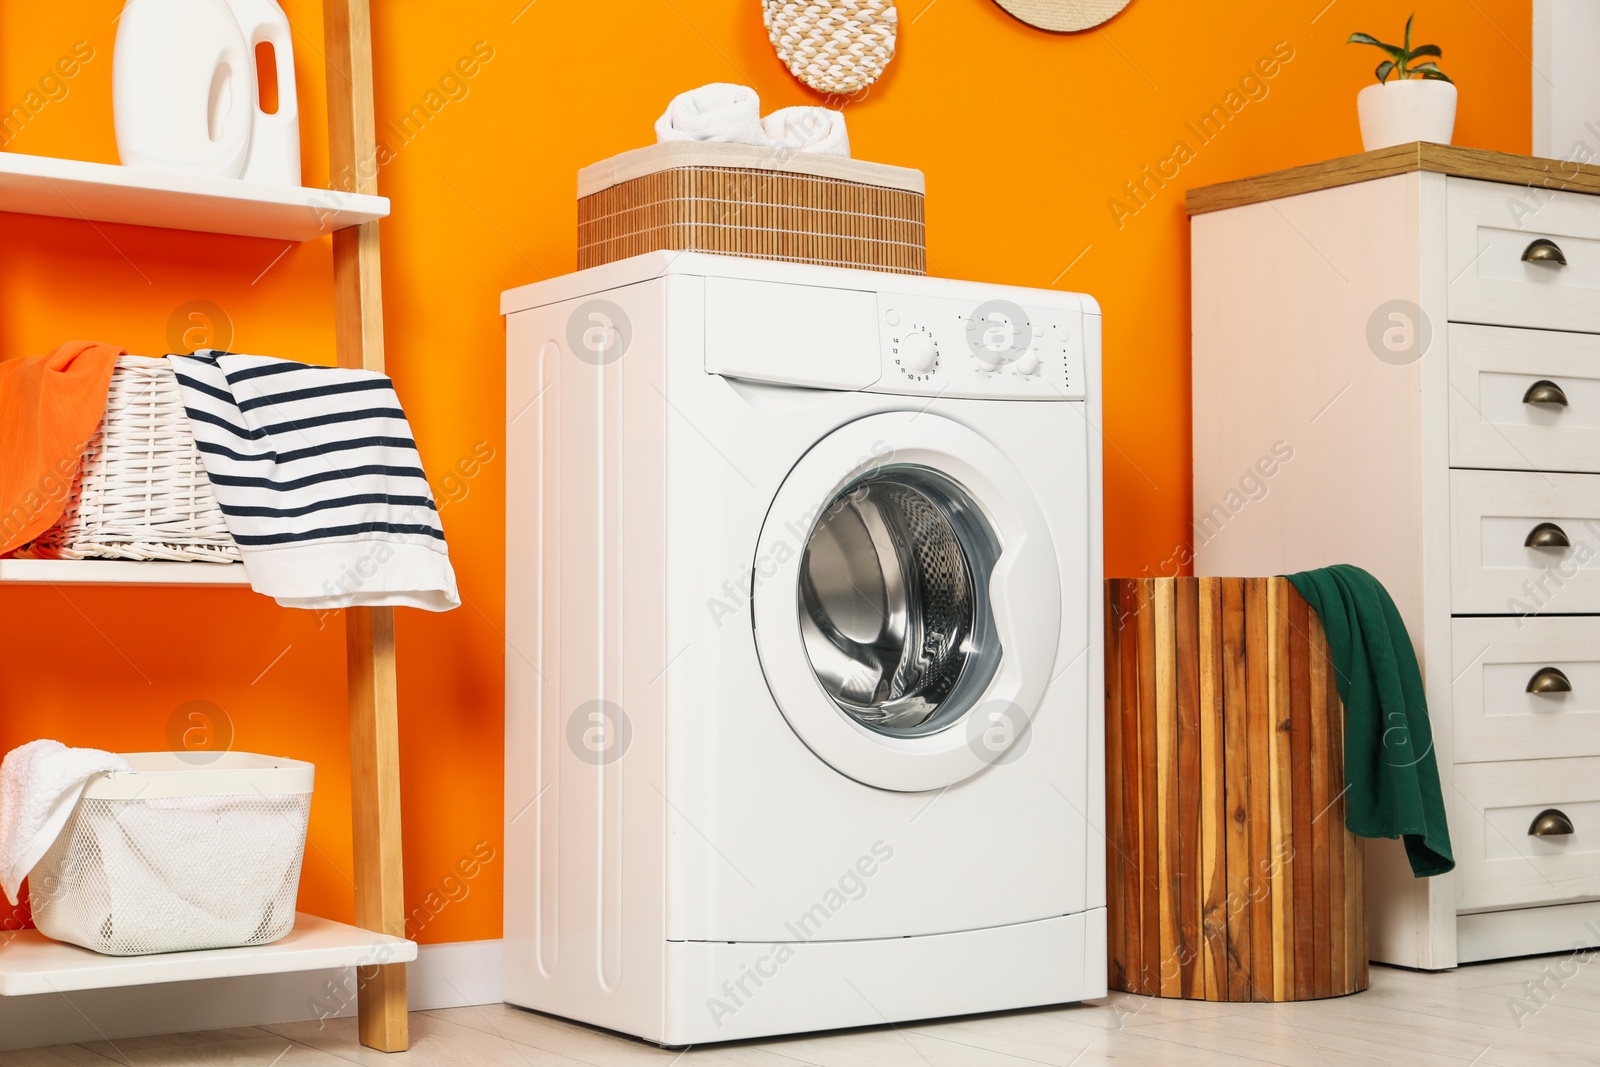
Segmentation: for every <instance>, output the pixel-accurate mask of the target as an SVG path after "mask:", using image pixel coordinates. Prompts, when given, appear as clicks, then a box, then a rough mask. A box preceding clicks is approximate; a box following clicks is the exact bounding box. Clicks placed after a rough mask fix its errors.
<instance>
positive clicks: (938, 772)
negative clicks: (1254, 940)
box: [752, 411, 1061, 792]
mask: <svg viewBox="0 0 1600 1067" xmlns="http://www.w3.org/2000/svg"><path fill="white" fill-rule="evenodd" d="M754 585H755V589H754V594H753V598H752V601H753V602H752V612H753V617H754V623H755V634H756V647H757V650H758V652H759V654H760V657H761V666H762V670H763V671H764V672H765V674H766V678H767V684H768V686H769V687H770V688H771V690H772V695H773V697H774V699H775V700H776V702H777V704H778V706H779V708H780V709H782V711H783V715H784V717H785V718H786V719H787V720H788V721H789V724H790V726H792V727H793V728H794V731H795V733H796V734H798V735H799V736H800V738H801V740H803V741H804V742H805V743H806V745H807V746H809V747H810V749H811V750H812V751H813V752H814V753H816V755H817V756H818V757H820V758H821V759H823V760H824V761H826V762H827V763H828V764H829V765H831V766H832V767H834V768H835V769H836V770H838V771H839V772H841V773H843V774H845V775H848V776H849V777H851V778H854V779H855V780H857V781H859V782H863V783H865V784H867V785H871V786H877V787H879V788H882V789H893V790H900V791H908V792H914V791H920V790H929V789H942V788H944V787H946V786H949V785H952V784H954V783H956V782H960V781H962V780H964V779H966V778H969V777H971V776H972V775H975V774H977V773H979V772H980V771H983V770H985V769H986V768H989V767H993V766H997V765H1002V764H1005V763H1007V762H1009V760H1010V759H1013V758H1015V756H1016V755H1017V754H1019V753H1020V752H1021V751H1022V750H1023V749H1024V748H1025V747H1026V744H1027V741H1028V737H1029V733H1030V731H1031V728H1032V721H1033V715H1034V714H1035V712H1036V711H1037V709H1038V707H1039V705H1040V701H1041V699H1042V697H1043V695H1044V692H1045V689H1046V687H1047V686H1048V684H1049V682H1050V679H1051V677H1052V674H1053V666H1054V663H1055V654H1056V649H1057V647H1058V645H1059V641H1060V631H1061V577H1060V571H1059V569H1058V566H1057V562H1056V549H1055V545H1054V544H1053V543H1052V540H1051V536H1050V531H1049V528H1048V527H1047V525H1046V523H1045V519H1044V515H1043V513H1042V511H1041V510H1040V508H1039V505H1038V503H1037V501H1036V500H1035V498H1034V494H1033V492H1032V490H1031V489H1030V487H1029V486H1028V484H1027V482H1026V480H1025V479H1024V478H1023V477H1022V475H1021V473H1020V472H1019V471H1018V470H1017V469H1016V467H1015V466H1014V465H1013V464H1012V463H1011V462H1010V461H1009V460H1008V459H1006V457H1005V456H1004V455H1003V454H1001V452H1000V451H999V450H998V449H997V448H995V447H994V446H993V445H992V444H990V443H989V442H988V441H987V440H985V439H984V438H983V437H982V436H981V435H980V434H978V433H977V432H975V431H973V430H972V429H969V428H968V427H966V426H963V425H961V424H960V423H957V422H954V421H952V420H950V419H946V418H942V417H940V416H937V415H931V414H927V413H923V412H914V411H913V412H890V413H885V414H880V415H871V416H868V417H866V418H863V419H860V420H858V421H856V422H852V423H849V424H847V425H845V426H843V427H841V428H839V429H838V430H836V431H834V432H833V433H831V434H829V435H828V436H827V437H825V438H824V439H823V440H821V441H819V442H818V443H817V444H816V445H815V446H814V447H813V448H812V449H811V450H810V451H808V452H807V453H806V454H805V455H804V456H803V457H802V458H801V459H800V461H799V462H798V463H797V464H795V466H794V469H793V470H791V471H790V473H789V476H788V477H787V478H786V479H785V480H784V483H783V485H782V487H781V488H780V489H779V491H778V494H777V496H776V497H775V498H774V500H773V503H772V508H771V510H770V511H769V512H768V513H767V518H766V522H765V524H764V526H763V528H762V532H761V540H760V542H759V543H758V546H757V553H756V559H755V563H754Z"/></svg>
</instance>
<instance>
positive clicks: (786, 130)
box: [761, 107, 850, 159]
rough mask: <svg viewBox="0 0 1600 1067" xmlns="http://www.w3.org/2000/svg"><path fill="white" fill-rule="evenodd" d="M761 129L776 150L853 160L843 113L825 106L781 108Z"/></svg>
mask: <svg viewBox="0 0 1600 1067" xmlns="http://www.w3.org/2000/svg"><path fill="white" fill-rule="evenodd" d="M761 128H762V129H764V130H765V131H766V133H767V140H768V141H770V142H771V143H772V144H773V145H774V146H776V147H779V148H794V149H798V150H799V151H801V152H814V153H816V154H818V155H824V156H843V157H845V158H846V159H849V158H850V135H849V134H848V133H846V132H845V128H844V113H843V112H842V111H833V110H830V109H829V108H825V107H785V108H779V109H778V110H777V111H774V112H773V113H772V114H770V115H768V116H767V117H766V118H764V119H762V120H761Z"/></svg>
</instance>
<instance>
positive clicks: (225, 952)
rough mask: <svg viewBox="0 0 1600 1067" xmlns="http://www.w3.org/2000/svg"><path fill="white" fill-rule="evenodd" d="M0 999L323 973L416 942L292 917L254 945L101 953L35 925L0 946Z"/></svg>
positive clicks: (383, 958)
mask: <svg viewBox="0 0 1600 1067" xmlns="http://www.w3.org/2000/svg"><path fill="white" fill-rule="evenodd" d="M0 958H3V960H4V966H3V967H0V997H26V996H37V995H39V994H41V993H73V992H77V991H79V990H84V989H112V988H117V987H121V986H142V985H161V984H163V983H166V982H193V981H198V980H201V979H207V978H237V977H240V976H243V975H253V974H286V973H290V972H293V971H321V970H327V969H331V968H334V967H369V966H372V965H374V964H380V963H382V964H388V963H410V962H412V961H413V960H415V959H416V958H417V945H416V942H414V941H407V940H406V939H405V938H403V937H388V936H386V935H384V934H374V933H370V932H368V931H366V930H358V929H356V928H355V927H354V926H346V925H345V924H344V923H336V922H334V921H332V920H331V919H319V918H317V917H316V916H315V915H306V914H303V913H302V914H299V915H296V916H295V924H294V930H293V931H291V932H290V933H289V935H288V936H287V937H285V938H283V939H282V940H281V941H275V942H273V943H272V944H270V945H261V946H259V947H256V948H215V949H207V950H204V951H201V952H169V953H165V954H162V955H157V956H102V955H100V954H99V953H98V952H90V951H89V950H88V949H86V948H79V947H77V946H76V945H64V944H62V943H60V942H59V941H51V940H50V939H49V938H47V937H45V936H44V935H43V934H41V933H39V931H37V930H22V931H20V932H18V933H17V934H15V935H13V937H12V938H11V939H10V940H9V941H7V942H5V947H4V949H3V950H0Z"/></svg>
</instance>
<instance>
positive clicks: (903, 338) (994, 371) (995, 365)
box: [867, 293, 1085, 400]
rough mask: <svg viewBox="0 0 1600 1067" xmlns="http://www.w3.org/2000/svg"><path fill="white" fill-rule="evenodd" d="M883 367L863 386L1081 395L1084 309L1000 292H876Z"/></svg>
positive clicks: (968, 393) (985, 395)
mask: <svg viewBox="0 0 1600 1067" xmlns="http://www.w3.org/2000/svg"><path fill="white" fill-rule="evenodd" d="M878 339H879V348H880V352H881V355H882V364H883V366H882V374H881V375H880V376H879V378H878V381H877V383H876V384H874V385H871V386H868V387H867V391H868V392H874V393H902V394H907V395H912V396H924V395H925V396H948V397H973V398H979V399H986V400H1004V399H1009V400H1082V399H1084V385H1085V383H1084V356H1083V352H1084V349H1083V346H1084V329H1083V314H1082V312H1080V311H1078V310H1076V309H1073V310H1062V309H1059V308H1057V309H1051V308H1042V307H1030V306H1024V305H1021V304H1017V303H1014V302H1012V301H1009V300H1006V299H1004V298H997V299H992V300H985V301H981V302H980V301H960V300H951V299H949V298H937V299H935V298H929V297H926V296H909V295H899V294H895V293H880V294H878Z"/></svg>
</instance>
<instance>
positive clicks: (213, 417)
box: [168, 349, 461, 611]
mask: <svg viewBox="0 0 1600 1067" xmlns="http://www.w3.org/2000/svg"><path fill="white" fill-rule="evenodd" d="M168 358H169V359H171V360H172V363H173V366H174V367H175V368H176V370H177V375H178V383H179V385H180V386H181V387H182V389H183V402H184V409H185V411H187V412H188V415H189V425H190V426H191V428H192V429H193V430H194V438H195V447H196V448H198V449H199V451H200V457H201V459H202V461H203V462H204V463H205V467H206V473H207V474H208V475H209V476H210V479H211V486H212V488H213V489H214V490H215V491H216V496H217V503H218V504H219V505H220V506H221V508H222V514H223V518H224V519H225V521H226V522H227V524H228V530H229V532H230V533H232V534H233V539H234V540H235V541H237V542H238V543H239V549H240V552H241V553H242V554H243V556H244V565H245V571H246V573H247V574H248V575H249V578H250V584H251V586H252V587H253V588H254V589H255V590H256V591H257V592H260V593H265V594H266V595H268V596H271V597H274V598H275V599H276V600H277V601H278V603H280V604H283V605H285V606H287V607H303V608H313V609H327V608H343V607H356V606H370V607H382V606H411V607H420V608H426V609H428V610H430V611H446V610H449V609H450V608H453V607H457V606H458V605H459V604H460V603H461V601H460V597H459V596H458V595H457V592H456V583H455V572H454V570H453V569H452V568H451V566H450V555H449V551H448V550H447V548H446V547H445V540H444V528H443V527H442V526H441V525H440V523H439V512H438V509H437V508H436V507H435V506H434V502H433V492H432V490H431V489H430V488H429V486H428V480H427V476H426V475H425V474H424V473H423V470H422V459H421V457H420V456H419V455H418V453H417V446H416V442H415V441H414V440H413V439H412V436H411V427H410V424H409V423H407V422H406V416H405V412H404V411H402V410H401V408H400V401H399V398H398V397H396V396H395V392H394V385H393V383H392V382H391V381H390V380H389V378H388V377H387V376H385V375H382V374H378V373H376V372H374V371H364V370H347V369H344V368H338V367H321V366H314V365H310V364H305V363H298V362H295V361H294V360H287V359H273V358H271V357H269V356H246V355H234V354H232V353H229V352H220V351H214V350H209V349H202V350H201V351H199V352H196V353H195V354H194V355H192V356H169V357H168Z"/></svg>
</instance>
